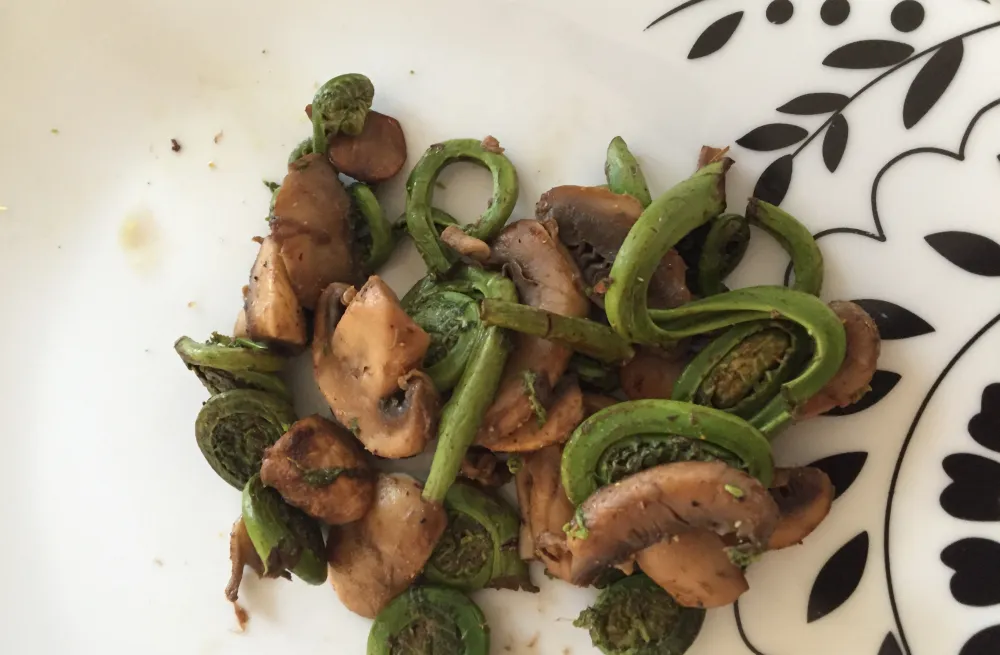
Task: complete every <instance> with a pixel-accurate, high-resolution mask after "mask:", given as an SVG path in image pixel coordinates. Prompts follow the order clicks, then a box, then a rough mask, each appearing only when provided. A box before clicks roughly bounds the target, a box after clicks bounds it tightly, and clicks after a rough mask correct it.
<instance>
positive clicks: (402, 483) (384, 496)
mask: <svg viewBox="0 0 1000 655" xmlns="http://www.w3.org/2000/svg"><path fill="white" fill-rule="evenodd" d="M422 490H423V488H422V486H421V484H420V483H419V482H417V481H416V480H414V479H413V478H411V477H409V476H407V475H402V474H393V475H385V474H380V475H379V476H378V478H377V480H376V482H375V503H374V504H373V505H372V508H371V510H370V511H369V512H368V513H367V514H365V516H364V518H362V519H361V520H360V521H355V522H354V523H348V524H347V525H344V526H341V527H339V528H334V529H333V530H332V531H331V533H330V538H329V540H328V542H327V561H328V562H329V565H330V566H329V571H330V581H331V583H332V584H333V588H334V590H336V592H337V596H339V597H340V600H341V602H342V603H343V604H344V606H345V607H347V609H349V610H351V611H352V612H354V613H356V614H360V615H361V616H364V617H367V618H370V619H373V618H375V617H376V616H377V615H378V613H379V612H380V611H382V609H383V608H384V607H385V606H386V605H388V604H389V601H391V600H392V599H393V598H395V597H396V596H398V595H399V594H401V593H403V592H404V591H405V590H406V589H407V587H409V586H410V584H411V583H412V582H413V581H414V580H415V579H416V577H417V576H418V575H419V574H420V571H421V570H422V569H423V568H424V565H425V564H426V563H427V560H428V559H429V558H430V556H431V553H433V552H434V547H435V546H436V545H437V542H438V540H439V539H440V538H441V535H442V534H443V533H444V530H445V527H447V524H448V517H447V515H446V513H445V510H444V508H443V506H441V505H439V504H436V503H431V502H428V501H425V500H424V499H423V498H422V497H421V495H420V494H421V491H422Z"/></svg>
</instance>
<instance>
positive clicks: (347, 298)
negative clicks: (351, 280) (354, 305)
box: [340, 287, 358, 307]
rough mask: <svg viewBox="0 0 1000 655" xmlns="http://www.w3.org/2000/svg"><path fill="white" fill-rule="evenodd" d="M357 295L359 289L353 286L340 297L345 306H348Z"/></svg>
mask: <svg viewBox="0 0 1000 655" xmlns="http://www.w3.org/2000/svg"><path fill="white" fill-rule="evenodd" d="M356 295H358V290H357V289H355V288H354V287H351V288H350V289H348V290H347V291H345V292H344V295H342V296H341V297H340V303H341V304H342V305H343V306H344V307H347V306H348V305H350V304H351V301H352V300H354V296H356Z"/></svg>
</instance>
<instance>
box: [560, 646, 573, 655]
mask: <svg viewBox="0 0 1000 655" xmlns="http://www.w3.org/2000/svg"><path fill="white" fill-rule="evenodd" d="M572 652H573V651H571V650H570V649H569V646H567V647H566V648H563V652H562V655H570V653H572Z"/></svg>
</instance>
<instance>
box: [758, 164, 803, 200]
mask: <svg viewBox="0 0 1000 655" xmlns="http://www.w3.org/2000/svg"><path fill="white" fill-rule="evenodd" d="M794 167H795V155H783V156H781V157H778V158H777V159H775V160H774V161H773V162H771V165H770V166H768V167H767V168H765V169H764V172H763V173H761V176H760V177H759V178H757V185H756V186H755V187H754V189H753V195H754V196H755V197H757V198H760V199H761V200H764V201H766V202H769V203H771V204H772V205H780V204H781V201H782V200H784V199H785V194H787V193H788V187H790V186H791V185H792V172H793V169H794Z"/></svg>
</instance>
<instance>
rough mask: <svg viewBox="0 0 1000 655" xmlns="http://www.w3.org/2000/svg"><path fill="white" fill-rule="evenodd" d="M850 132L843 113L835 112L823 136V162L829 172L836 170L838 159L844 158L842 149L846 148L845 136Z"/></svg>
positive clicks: (838, 163) (838, 164)
mask: <svg viewBox="0 0 1000 655" xmlns="http://www.w3.org/2000/svg"><path fill="white" fill-rule="evenodd" d="M849 134H850V126H849V125H848V124H847V119H846V118H844V115H843V114H837V115H836V116H834V117H833V120H832V121H831V122H830V127H829V128H828V129H827V131H826V136H825V137H823V163H824V164H826V169H827V170H828V171H830V172H831V173H836V172H837V167H839V166H840V160H841V159H843V158H844V151H846V150H847V137H848V135H849Z"/></svg>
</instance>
